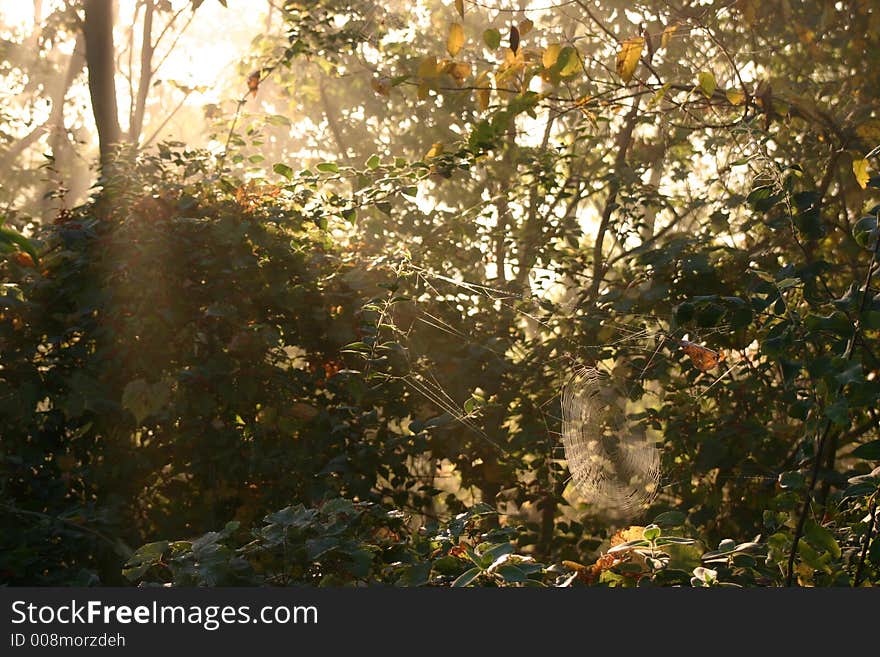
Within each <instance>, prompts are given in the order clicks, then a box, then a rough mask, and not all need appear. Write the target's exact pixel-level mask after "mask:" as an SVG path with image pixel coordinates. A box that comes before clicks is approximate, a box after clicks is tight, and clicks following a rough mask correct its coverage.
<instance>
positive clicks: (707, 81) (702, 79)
mask: <svg viewBox="0 0 880 657" xmlns="http://www.w3.org/2000/svg"><path fill="white" fill-rule="evenodd" d="M697 80H698V81H699V85H700V91H702V92H703V95H704V96H705V97H706V98H711V97H712V94H714V93H715V88H716V86H717V85H716V83H715V76H714V75H712V73H711V72H709V71H703V72H702V73H700V75H699V77H698V78H697Z"/></svg>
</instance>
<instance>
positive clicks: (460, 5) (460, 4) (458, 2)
mask: <svg viewBox="0 0 880 657" xmlns="http://www.w3.org/2000/svg"><path fill="white" fill-rule="evenodd" d="M455 11H457V12H458V15H459V16H461V17H462V18H464V0H455Z"/></svg>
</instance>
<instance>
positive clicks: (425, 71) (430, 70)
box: [419, 56, 440, 79]
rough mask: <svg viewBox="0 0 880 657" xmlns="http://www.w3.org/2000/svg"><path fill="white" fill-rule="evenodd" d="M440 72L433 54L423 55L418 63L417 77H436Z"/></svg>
mask: <svg viewBox="0 0 880 657" xmlns="http://www.w3.org/2000/svg"><path fill="white" fill-rule="evenodd" d="M439 74H440V69H439V68H438V66H437V58H436V57H434V56H429V57H425V58H424V59H423V60H422V61H421V62H420V63H419V77H420V78H424V79H430V78H436V77H437V76H438V75H439Z"/></svg>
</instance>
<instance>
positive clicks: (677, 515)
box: [654, 511, 687, 527]
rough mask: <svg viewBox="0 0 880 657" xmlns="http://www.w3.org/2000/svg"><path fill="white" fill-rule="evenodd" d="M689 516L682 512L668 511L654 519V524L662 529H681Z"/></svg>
mask: <svg viewBox="0 0 880 657" xmlns="http://www.w3.org/2000/svg"><path fill="white" fill-rule="evenodd" d="M686 519H687V516H686V515H685V514H684V513H682V512H681V511H666V512H665V513H661V514H660V515H659V516H657V517H656V518H654V524H655V525H659V526H660V527H680V526H681V525H683V524H684V521H685V520H686Z"/></svg>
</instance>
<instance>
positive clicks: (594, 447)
mask: <svg viewBox="0 0 880 657" xmlns="http://www.w3.org/2000/svg"><path fill="white" fill-rule="evenodd" d="M622 397H623V396H622V395H620V394H618V393H617V392H616V391H615V390H614V387H613V386H611V385H610V384H608V383H607V382H606V381H605V380H604V379H603V376H602V375H601V373H600V372H599V371H598V370H596V369H595V368H591V367H584V368H580V369H579V370H577V371H576V372H575V373H574V375H572V377H571V378H570V379H569V380H568V382H567V383H566V384H565V386H564V387H563V390H562V395H561V398H562V443H563V448H564V450H565V458H566V460H567V461H568V469H569V472H570V473H571V478H572V483H573V484H574V486H575V488H576V490H577V491H578V493H579V495H580V497H581V498H582V499H583V501H585V502H587V503H589V504H591V505H593V506H595V507H596V509H597V510H598V511H601V512H604V513H609V514H613V515H623V516H631V515H634V514H635V513H637V512H638V511H639V510H641V509H642V508H644V507H645V506H646V505H648V504H649V503H650V502H651V501H652V500H653V499H654V497H655V496H656V495H657V492H658V490H659V487H660V450H659V449H657V446H656V444H655V442H654V441H653V440H651V437H650V435H648V434H647V433H646V431H645V430H643V429H640V428H638V427H635V426H633V425H632V423H630V422H628V421H627V418H626V412H625V408H624V407H623V405H624V404H625V399H622Z"/></svg>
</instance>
